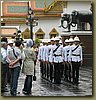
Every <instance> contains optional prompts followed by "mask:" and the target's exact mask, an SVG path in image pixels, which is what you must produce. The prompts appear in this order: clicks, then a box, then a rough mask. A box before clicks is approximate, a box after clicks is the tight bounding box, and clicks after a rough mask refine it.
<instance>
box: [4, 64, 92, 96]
mask: <svg viewBox="0 0 96 100" xmlns="http://www.w3.org/2000/svg"><path fill="white" fill-rule="evenodd" d="M36 76H37V80H36V81H33V83H32V84H33V87H32V94H31V95H30V96H92V70H91V69H90V68H81V69H80V83H79V85H78V86H76V85H73V84H71V83H68V82H65V81H64V80H62V84H52V83H50V82H48V81H47V80H45V79H42V78H41V75H40V67H39V63H37V66H36ZM24 79H25V75H24V74H22V73H21V74H20V78H19V82H18V91H19V92H20V94H17V96H29V95H24V94H23V93H22V89H23V85H24ZM2 96H11V95H10V92H5V93H4V94H2Z"/></svg>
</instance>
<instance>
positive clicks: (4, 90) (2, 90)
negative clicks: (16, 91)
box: [1, 88, 9, 92]
mask: <svg viewBox="0 0 96 100" xmlns="http://www.w3.org/2000/svg"><path fill="white" fill-rule="evenodd" d="M1 92H9V90H8V89H7V88H4V89H1Z"/></svg>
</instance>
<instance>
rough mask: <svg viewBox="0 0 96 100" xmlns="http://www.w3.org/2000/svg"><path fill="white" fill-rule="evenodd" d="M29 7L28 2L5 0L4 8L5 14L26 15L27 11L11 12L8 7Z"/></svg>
mask: <svg viewBox="0 0 96 100" xmlns="http://www.w3.org/2000/svg"><path fill="white" fill-rule="evenodd" d="M25 6H26V7H28V2H3V3H2V9H3V11H2V12H3V16H26V15H27V13H26V12H25V13H18V12H17V13H16V12H15V13H11V12H8V7H12V8H13V7H15V8H16V7H25Z"/></svg>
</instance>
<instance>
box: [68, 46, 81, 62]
mask: <svg viewBox="0 0 96 100" xmlns="http://www.w3.org/2000/svg"><path fill="white" fill-rule="evenodd" d="M76 47H77V45H75V44H74V45H72V46H70V51H69V61H73V62H80V61H82V47H81V46H80V45H79V46H78V48H77V49H75V48H76ZM74 49H75V50H74ZM73 50H74V51H73Z"/></svg>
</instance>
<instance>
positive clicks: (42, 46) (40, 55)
mask: <svg viewBox="0 0 96 100" xmlns="http://www.w3.org/2000/svg"><path fill="white" fill-rule="evenodd" d="M43 48H44V42H43V41H42V43H41V45H40V47H39V51H38V60H39V61H40V71H41V76H43V50H44V49H43Z"/></svg>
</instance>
